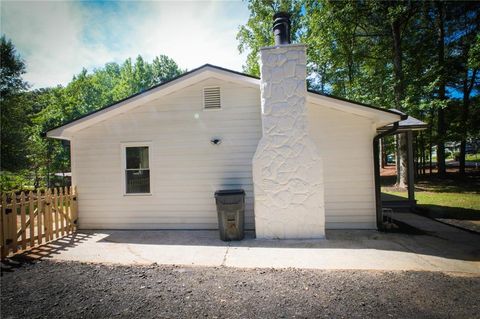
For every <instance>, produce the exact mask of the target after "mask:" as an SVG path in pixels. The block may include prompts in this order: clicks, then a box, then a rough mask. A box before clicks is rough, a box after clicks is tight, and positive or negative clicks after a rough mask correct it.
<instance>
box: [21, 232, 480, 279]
mask: <svg viewBox="0 0 480 319" xmlns="http://www.w3.org/2000/svg"><path fill="white" fill-rule="evenodd" d="M327 238H328V239H326V240H258V239H254V238H253V234H252V233H247V236H246V239H245V240H243V241H240V242H230V243H226V242H222V241H221V240H219V239H218V233H217V231H152V230H148V231H147V230H145V231H139V230H137V231H119V230H111V231H103V230H102V231H81V232H78V233H76V234H74V235H71V236H68V237H65V238H63V239H60V240H57V241H54V242H52V243H49V244H47V245H44V246H41V247H39V248H37V249H34V250H32V251H31V252H29V253H28V254H26V255H27V256H28V257H32V258H39V257H41V258H50V259H53V260H58V261H62V260H68V261H79V262H93V263H115V264H124V265H132V264H152V263H157V264H169V265H193V266H226V267H243V268H257V267H260V268H263V267H265V268H270V267H275V268H287V267H295V268H311V269H377V270H425V271H452V272H468V273H478V274H480V241H479V240H477V241H473V242H470V243H465V242H462V243H458V242H451V241H449V240H445V239H444V238H439V237H435V236H426V235H421V236H419V235H406V234H386V233H379V232H377V231H373V230H371V231H369V230H356V231H354V230H335V231H332V230H331V231H327ZM478 238H479V239H480V236H479V237H478Z"/></svg>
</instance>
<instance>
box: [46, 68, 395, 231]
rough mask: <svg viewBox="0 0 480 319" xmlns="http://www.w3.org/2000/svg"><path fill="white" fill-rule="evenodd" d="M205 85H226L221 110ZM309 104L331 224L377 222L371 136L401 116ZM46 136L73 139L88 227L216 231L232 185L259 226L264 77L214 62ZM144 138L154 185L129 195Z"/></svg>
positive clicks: (310, 98)
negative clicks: (256, 182) (221, 193)
mask: <svg viewBox="0 0 480 319" xmlns="http://www.w3.org/2000/svg"><path fill="white" fill-rule="evenodd" d="M205 88H214V90H216V88H219V89H220V108H215V107H212V108H208V109H206V108H205V105H206V104H207V106H208V105H210V104H209V103H210V102H211V100H210V102H208V101H207V102H205V96H204V90H205ZM217 102H218V100H215V97H214V100H213V102H212V103H214V104H215V103H217ZM205 103H206V104H205ZM214 104H212V105H213V106H215V105H214ZM306 109H307V120H308V134H309V136H310V137H311V139H312V140H313V141H314V143H315V145H316V147H317V149H318V152H319V154H320V156H321V157H322V160H323V176H324V180H323V184H324V196H325V204H324V207H325V223H326V227H327V228H375V227H376V224H375V216H376V212H375V192H374V174H373V152H372V140H373V137H374V135H375V134H376V129H377V128H379V127H382V126H385V125H387V124H390V123H393V122H396V121H399V120H400V116H399V115H398V114H395V113H392V112H389V111H384V110H380V109H376V108H371V107H366V106H363V105H360V104H356V103H353V102H347V101H343V100H338V99H335V98H332V97H328V96H323V95H319V94H317V93H313V92H308V93H307V94H306ZM47 136H48V137H52V138H59V139H66V140H70V141H71V151H72V155H71V156H72V183H73V184H74V185H76V186H77V188H78V194H79V195H78V207H79V221H78V222H79V227H80V228H84V229H216V228H217V227H218V225H217V215H216V207H215V199H214V192H215V191H216V190H219V189H232V188H242V189H244V190H245V191H246V228H247V229H254V228H255V218H254V214H255V212H254V201H255V200H254V192H253V191H254V189H253V181H252V159H253V157H254V154H255V152H256V149H257V145H258V143H259V140H260V139H261V137H262V102H261V87H260V80H259V79H258V78H254V77H250V76H247V75H243V74H240V73H237V72H233V71H229V70H226V69H222V68H219V67H215V66H211V65H205V66H203V67H200V68H198V69H196V70H193V71H191V72H189V73H188V74H186V75H184V76H181V77H179V78H177V79H174V80H173V81H170V82H168V83H165V84H162V85H159V86H157V87H154V88H152V89H150V90H148V91H145V92H143V93H141V94H138V95H136V96H133V97H131V98H128V99H126V100H123V101H121V102H119V103H117V104H114V105H112V106H109V107H106V108H104V109H102V110H100V111H97V112H95V113H92V114H89V115H87V116H85V117H83V118H80V119H78V120H76V121H73V122H71V123H68V124H65V125H63V126H61V127H58V128H55V129H52V130H50V131H49V132H47ZM215 139H217V140H219V141H220V143H218V144H214V143H212V140H215ZM138 146H140V147H141V146H143V147H148V160H147V159H146V157H145V156H143V155H142V156H143V157H142V159H141V160H140V161H141V162H142V163H141V164H138V165H140V166H142V169H144V170H145V174H149V181H150V182H149V190H148V191H147V192H145V193H143V194H128V193H126V189H127V187H126V182H125V181H126V174H127V171H128V168H127V166H128V165H130V164H128V165H127V161H126V158H125V157H126V149H127V148H128V147H138ZM132 165H137V164H132ZM135 168H137V167H135ZM146 171H148V173H146Z"/></svg>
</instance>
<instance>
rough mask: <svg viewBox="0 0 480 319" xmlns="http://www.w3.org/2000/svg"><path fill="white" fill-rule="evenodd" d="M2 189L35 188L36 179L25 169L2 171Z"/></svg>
mask: <svg viewBox="0 0 480 319" xmlns="http://www.w3.org/2000/svg"><path fill="white" fill-rule="evenodd" d="M0 189H1V191H2V192H12V191H22V190H33V189H35V187H34V179H33V178H32V176H31V175H30V174H29V173H28V172H25V171H22V172H18V173H12V172H9V171H2V172H0Z"/></svg>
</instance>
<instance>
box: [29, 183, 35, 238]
mask: <svg viewBox="0 0 480 319" xmlns="http://www.w3.org/2000/svg"><path fill="white" fill-rule="evenodd" d="M34 204H35V200H34V198H33V192H32V191H30V192H28V216H29V219H28V220H29V221H30V228H29V229H30V247H33V246H34V245H35V238H34V237H35V206H34Z"/></svg>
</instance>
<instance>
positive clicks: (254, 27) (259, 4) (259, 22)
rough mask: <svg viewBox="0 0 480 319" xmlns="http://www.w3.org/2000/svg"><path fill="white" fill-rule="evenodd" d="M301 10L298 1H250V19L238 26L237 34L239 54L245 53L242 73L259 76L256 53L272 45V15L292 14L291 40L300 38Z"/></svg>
mask: <svg viewBox="0 0 480 319" xmlns="http://www.w3.org/2000/svg"><path fill="white" fill-rule="evenodd" d="M301 8H302V3H301V1H298V0H291V1H288V0H285V1H282V0H267V1H265V0H252V1H249V3H248V9H249V10H250V18H249V20H248V22H247V23H246V24H245V25H243V26H240V28H239V31H238V33H237V40H238V41H239V44H238V50H239V51H240V53H243V52H247V51H248V55H247V61H246V63H245V65H244V66H243V70H244V72H246V73H248V74H252V75H256V76H259V75H260V68H259V64H258V52H259V50H260V48H261V47H265V46H270V45H273V44H274V41H273V35H272V32H271V29H272V19H273V15H274V14H275V13H276V12H278V11H287V12H291V13H292V30H291V31H292V32H291V36H292V40H296V39H297V38H298V37H299V36H300V34H299V33H300V31H301V23H302V19H301V16H302V15H301Z"/></svg>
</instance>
